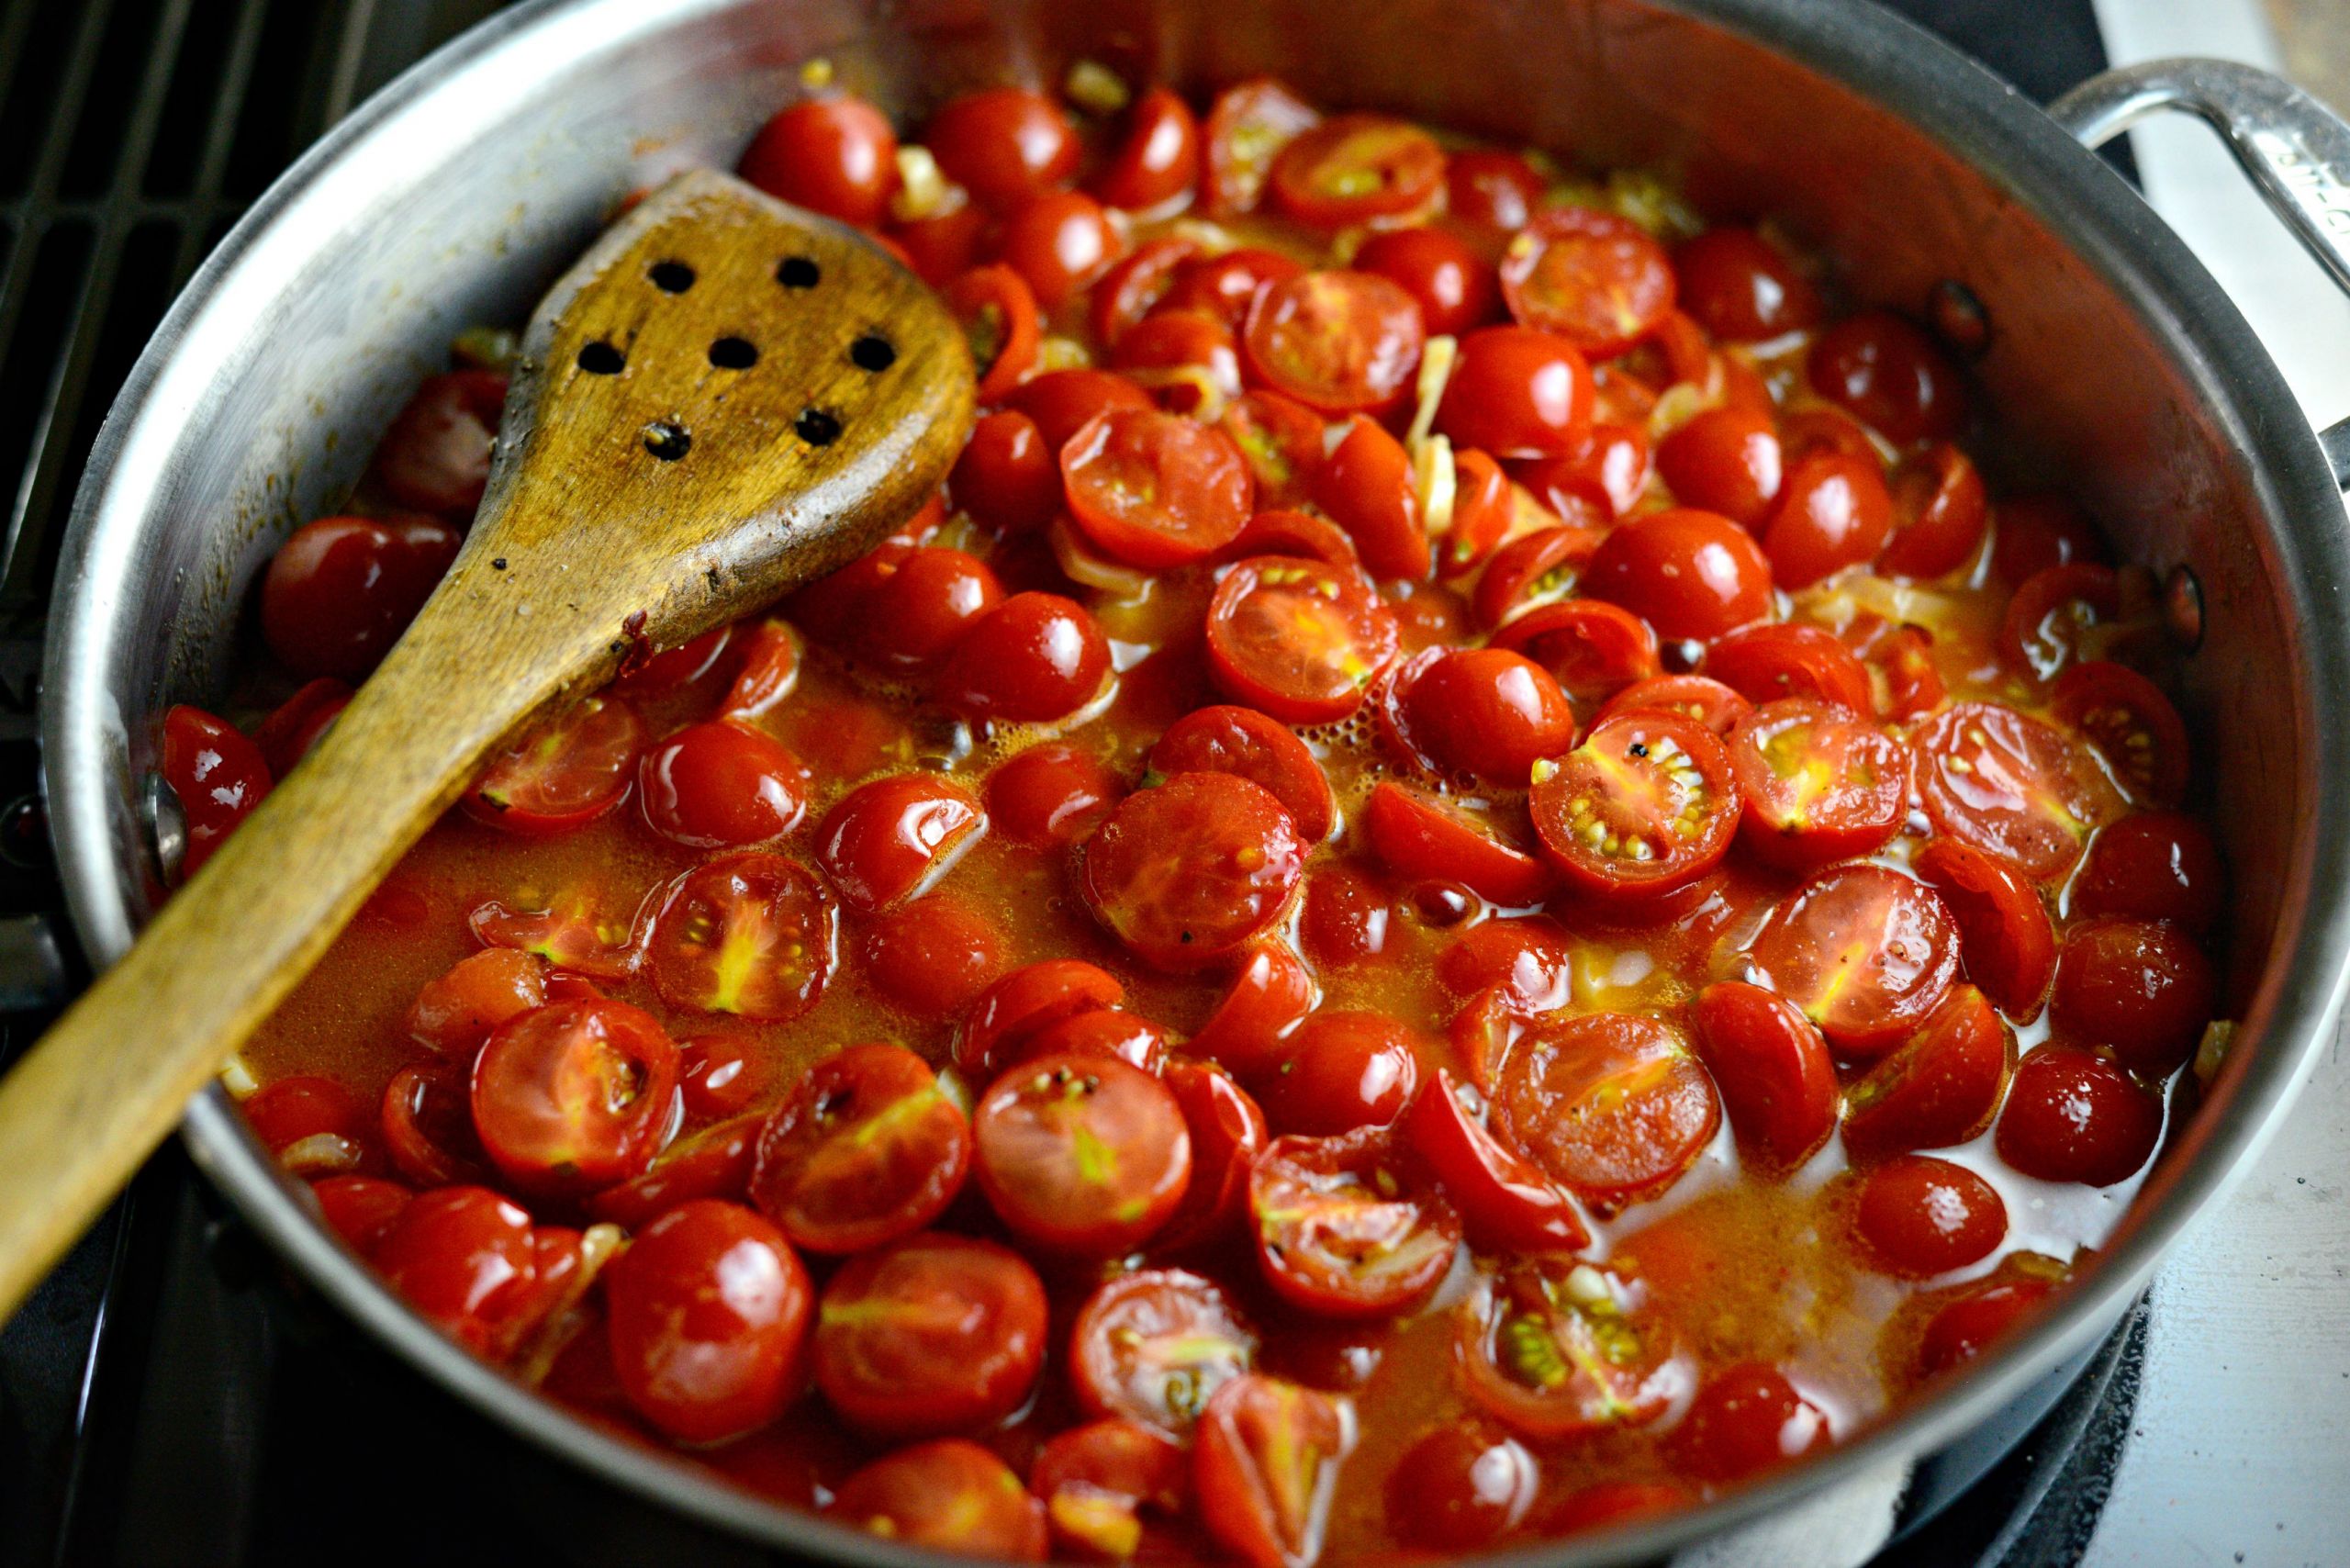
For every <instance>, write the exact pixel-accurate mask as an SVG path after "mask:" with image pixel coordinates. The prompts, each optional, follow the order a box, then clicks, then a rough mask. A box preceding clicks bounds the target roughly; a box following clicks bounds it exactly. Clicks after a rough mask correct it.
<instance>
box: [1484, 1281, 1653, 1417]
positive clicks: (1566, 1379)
mask: <svg viewBox="0 0 2350 1568" xmlns="http://www.w3.org/2000/svg"><path fill="white" fill-rule="evenodd" d="M1647 1295H1648V1293H1647V1289H1646V1287H1645V1286H1643V1285H1642V1284H1641V1283H1640V1282H1639V1281H1637V1280H1632V1279H1628V1278H1627V1277H1625V1276H1624V1275H1622V1274H1619V1273H1617V1271H1614V1270H1612V1269H1602V1268H1597V1267H1595V1266H1593V1265H1592V1264H1589V1263H1583V1262H1579V1261H1577V1260H1575V1259H1573V1258H1572V1257H1562V1256H1560V1255H1558V1254H1555V1253H1553V1254H1551V1255H1550V1256H1547V1257H1535V1258H1527V1259H1521V1260H1517V1261H1516V1262H1514V1263H1512V1264H1511V1265H1509V1266H1508V1267H1507V1268H1505V1269H1504V1270H1503V1271H1501V1273H1500V1274H1498V1275H1497V1276H1496V1277H1494V1279H1492V1280H1490V1281H1487V1282H1483V1283H1481V1284H1480V1285H1479V1286H1478V1287H1477V1289H1476V1291H1475V1292H1474V1293H1473V1294H1472V1295H1471V1296H1470V1297H1469V1299H1468V1300H1466V1301H1464V1302H1462V1303H1461V1304H1460V1305H1459V1306H1457V1307H1455V1308H1454V1309H1453V1312H1454V1326H1455V1327H1454V1334H1455V1338H1454V1346H1455V1361H1456V1364H1457V1365H1458V1366H1459V1367H1460V1375H1461V1382H1462V1383H1464V1384H1465V1385H1466V1387H1467V1389H1468V1391H1469V1397H1470V1398H1471V1399H1472V1400H1474V1401H1475V1402H1476V1403H1477V1404H1478V1405H1479V1406H1483V1409H1484V1411H1485V1413H1486V1414H1487V1415H1490V1416H1492V1417H1494V1418H1495V1419H1496V1420H1498V1421H1500V1422H1501V1423H1502V1424H1503V1425H1504V1426H1505V1427H1507V1428H1510V1429H1511V1430H1512V1431H1516V1432H1521V1433H1524V1434H1525V1435H1526V1436H1527V1437H1529V1438H1540V1439H1558V1438H1580V1437H1589V1436H1592V1435H1594V1434H1596V1433H1600V1432H1604V1431H1607V1430H1610V1429H1613V1428H1632V1427H1645V1426H1647V1425H1648V1424H1649V1423H1650V1422H1651V1421H1654V1420H1656V1419H1657V1418H1658V1417H1661V1416H1662V1415H1663V1414H1664V1413H1665V1411H1666V1410H1667V1409H1669V1408H1670V1407H1671V1406H1672V1405H1673V1402H1674V1400H1675V1399H1676V1398H1678V1397H1679V1396H1680V1395H1681V1394H1684V1392H1685V1391H1686V1390H1687V1387H1688V1383H1689V1373H1688V1369H1687V1367H1686V1364H1685V1363H1684V1361H1683V1360H1682V1358H1681V1355H1680V1351H1679V1347H1678V1345H1677V1344H1676V1343H1675V1341H1674V1339H1673V1333H1672V1331H1671V1329H1669V1328H1668V1327H1666V1326H1665V1325H1664V1324H1663V1323H1662V1322H1661V1321H1658V1320H1657V1319H1656V1318H1655V1317H1654V1316H1651V1314H1650V1313H1649V1311H1648V1310H1647V1305H1648V1303H1647Z"/></svg>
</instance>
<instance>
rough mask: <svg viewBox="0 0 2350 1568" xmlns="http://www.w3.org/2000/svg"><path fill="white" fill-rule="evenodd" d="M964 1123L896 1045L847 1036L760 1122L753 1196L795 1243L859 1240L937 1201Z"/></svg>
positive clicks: (879, 1238) (863, 1245)
mask: <svg viewBox="0 0 2350 1568" xmlns="http://www.w3.org/2000/svg"><path fill="white" fill-rule="evenodd" d="M970 1159H971V1134H970V1126H969V1124H968V1122H966V1121H965V1120H964V1117H963V1113H962V1111H961V1110H960V1109H958V1108H957V1105H956V1104H955V1103H954V1102H953V1101H952V1100H950V1099H948V1098H947V1097H946V1093H945V1092H943V1091H942V1090H941V1089H940V1088H939V1086H938V1079H937V1075H936V1074H935V1073H934V1072H933V1071H932V1070H931V1069H930V1067H929V1065H928V1064H927V1063H925V1062H924V1061H923V1059H922V1058H920V1057H918V1056H916V1055H914V1054H913V1053H912V1051H910V1050H907V1049H906V1048H905V1047H903V1046H893V1045H887V1044H878V1043H877V1044H872V1045H862V1046H851V1047H849V1048H848V1049H846V1050H845V1051H843V1052H841V1053H840V1054H839V1055H837V1056H834V1057H831V1058H826V1059H825V1060H824V1061H822V1062H820V1063H818V1064H817V1066H816V1067H815V1068H814V1069H813V1070H811V1071H810V1073H809V1074H808V1076H807V1077H805V1078H804V1079H802V1080H800V1084H799V1086H798V1087H797V1088H795V1089H794V1090H793V1091H792V1092H791V1097H790V1098H789V1100H787V1101H785V1102H784V1103H783V1104H782V1105H781V1106H780V1107H779V1108H778V1110H777V1111H776V1113H775V1114H774V1115H773V1116H771V1117H770V1118H768V1120H767V1126H766V1128H765V1130H764V1131H763V1132H762V1133H761V1134H760V1137H759V1145H758V1163H757V1166H756V1169H755V1171H754V1173H753V1175H752V1177H751V1200H752V1202H753V1203H755V1204H757V1205H758V1208H759V1211H760V1212H761V1213H762V1214H765V1215H767V1217H768V1218H769V1219H771V1220H773V1221H774V1222H775V1223H776V1224H777V1225H778V1226H779V1227H780V1228H781V1229H782V1231H783V1233H784V1235H786V1236H787V1237H789V1238H791V1240H792V1242H793V1244H794V1245H796V1246H800V1247H804V1248H806V1249H808V1250H810V1251H811V1252H862V1251H865V1250H867V1249H870V1248H874V1247H878V1246H879V1245H881V1244H882V1243H883V1242H885V1241H894V1240H896V1239H897V1238H900V1237H901V1236H907V1235H911V1234H912V1233H913V1232H914V1231H917V1230H920V1229H922V1228H923V1226H927V1225H929V1224H930V1223H931V1221H933V1220H934V1219H936V1218H937V1217H938V1216H939V1215H941V1214H942V1213H944V1212H945V1210H946V1205H947V1204H949V1203H951V1202H953V1201H954V1198H955V1194H956V1193H957V1192H959V1191H961V1190H962V1185H963V1177H964V1175H965V1173H966V1172H967V1171H968V1170H969V1169H970Z"/></svg>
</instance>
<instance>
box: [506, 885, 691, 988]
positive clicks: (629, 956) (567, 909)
mask: <svg viewBox="0 0 2350 1568" xmlns="http://www.w3.org/2000/svg"><path fill="white" fill-rule="evenodd" d="M657 903H658V900H657V898H654V899H646V898H639V899H637V900H636V901H635V902H634V903H633V904H632V903H630V902H627V901H625V900H623V899H621V898H617V897H615V896H613V894H612V892H611V890H609V889H607V888H605V887H603V886H602V885H601V884H599V883H594V882H586V883H580V884H577V885H575V886H572V887H568V888H565V889H563V890H559V891H557V892H555V893H554V894H552V895H548V896H543V897H539V896H523V897H518V898H516V899H515V900H514V902H513V906H509V904H507V903H505V902H498V901H495V900H493V901H492V902H488V903H485V904H483V905H481V906H480V907H479V908H477V909H476V910H475V911H474V912H473V913H472V915H471V916H469V917H468V920H467V924H469V925H471V927H472V928H473V934H474V935H476V936H477V937H479V938H480V939H481V940H482V941H483V942H484V943H485V944H487V946H493V947H512V948H517V949H520V951H522V952H525V953H535V954H537V955H538V956H539V957H540V958H544V959H545V960H546V961H547V962H548V963H549V964H552V965H553V966H554V968H556V969H565V970H569V971H570V972H572V973H574V974H580V975H591V976H594V977H595V978H597V979H599V980H619V979H621V978H622V977H623V976H626V975H631V974H633V973H635V972H636V967H637V963H638V960H639V958H641V957H642V954H641V953H640V952H639V949H638V943H639V940H640V935H641V932H640V927H642V926H643V925H644V924H645V923H646V920H647V917H648V914H649V913H651V911H652V910H653V909H654V908H655V906H656V905H657ZM532 905H543V907H538V908H534V907H530V906H532ZM638 906H643V907H638Z"/></svg>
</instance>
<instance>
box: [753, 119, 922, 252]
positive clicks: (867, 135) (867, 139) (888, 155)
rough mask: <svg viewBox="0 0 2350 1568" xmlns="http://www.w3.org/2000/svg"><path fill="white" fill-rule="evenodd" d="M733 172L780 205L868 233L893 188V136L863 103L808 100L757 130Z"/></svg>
mask: <svg viewBox="0 0 2350 1568" xmlns="http://www.w3.org/2000/svg"><path fill="white" fill-rule="evenodd" d="M736 169H737V172H738V173H740V174H742V176H743V177H744V179H746V180H748V181H750V182H751V184H753V185H756V186H758V187H759V189H761V190H763V191H765V192H767V195H769V196H774V197H776V198H777V199H778V200H779V201H788V202H789V203H791V204H792V205H793V206H795V207H806V208H808V209H809V210H810V211H811V212H821V213H822V214H823V215H824V216H825V217H827V218H839V219H840V220H841V221H842V222H843V223H853V224H855V225H856V226H857V227H858V228H860V229H870V228H872V227H873V226H874V225H875V224H877V223H878V222H880V221H881V218H882V215H883V213H884V211H885V210H886V209H887V207H888V206H889V201H890V194H891V193H892V192H893V191H895V190H896V189H897V188H898V136H897V132H896V131H894V130H892V129H890V121H889V119H888V118H886V117H885V116H884V115H883V114H882V113H881V111H880V110H878V109H877V108H875V107H874V106H872V105H871V104H868V103H867V102H866V101H865V100H864V99H863V98H859V97H855V96H851V95H842V96H839V97H834V98H811V99H809V100H808V101H806V102H805V103H798V104H794V105H792V106H790V107H789V108H788V109H785V110H784V111H782V112H781V113H780V114H778V115H777V116H776V117H775V118H772V119H770V120H768V121H767V124H765V125H763V126H761V127H760V128H759V133H758V134H757V135H756V136H755V137H753V138H752V139H751V145H750V146H749V147H748V148H746V149H745V150H744V153H743V161H742V162H741V163H739V164H738V165H737V166H736Z"/></svg>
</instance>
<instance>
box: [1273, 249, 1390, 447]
mask: <svg viewBox="0 0 2350 1568" xmlns="http://www.w3.org/2000/svg"><path fill="white" fill-rule="evenodd" d="M1426 339H1427V329H1426V328H1425V327H1423V326H1422V325H1421V322H1420V304H1419V301H1418V300H1416V299H1414V298H1413V297H1411V296H1410V295H1409V294H1406V293H1405V292H1404V290H1403V289H1402V288H1400V287H1399V286H1396V285H1395V284H1393V283H1391V282H1389V281H1388V280H1387V279H1385V278H1383V277H1379V276H1376V275H1374V274H1371V273H1358V272H1310V273H1300V274H1297V275H1296V276H1295V277H1290V278H1283V279H1281V281H1280V282H1278V283H1275V284H1273V285H1272V286H1270V287H1268V288H1266V289H1265V290H1264V291H1263V292H1262V293H1260V294H1259V295H1258V296H1257V297H1256V300H1255V302H1254V303H1253V304H1251V305H1250V306H1249V307H1248V322H1247V324H1246V325H1245V326H1244V327H1243V328H1242V330H1241V336H1240V352H1241V361H1242V364H1244V365H1245V366H1246V368H1247V370H1248V375H1249V376H1250V378H1251V380H1252V381H1253V382H1254V383H1255V384H1256V385H1259V386H1270V387H1271V388H1272V389H1273V390H1274V391H1276V392H1280V393H1283V394H1286V395H1287V396H1289V397H1292V398H1296V399H1297V400H1298V401H1299V402H1301V403H1303V404H1304V405H1305V406H1306V407H1307V408H1309V409H1320V410H1321V411H1322V412H1323V413H1326V414H1350V413H1354V412H1357V411H1359V410H1360V411H1369V412H1378V411H1381V410H1384V409H1390V408H1393V407H1394V406H1395V405H1396V404H1397V403H1398V402H1400V401H1401V400H1402V399H1403V398H1404V395H1405V394H1406V393H1408V392H1409V391H1410V390H1411V386H1412V376H1413V374H1414V372H1416V370H1417V369H1418V368H1419V364H1420V348H1421V345H1422V343H1423V342H1425V341H1426Z"/></svg>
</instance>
